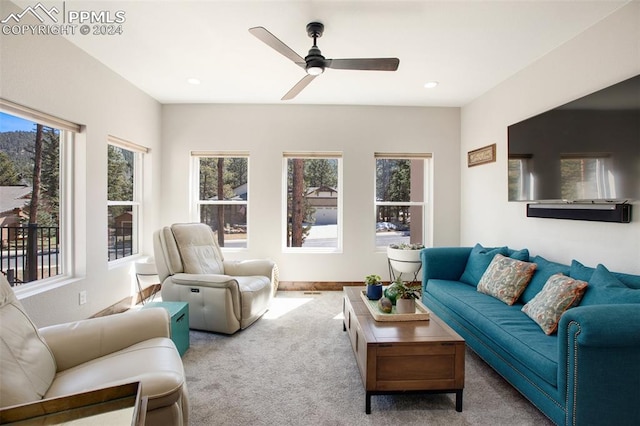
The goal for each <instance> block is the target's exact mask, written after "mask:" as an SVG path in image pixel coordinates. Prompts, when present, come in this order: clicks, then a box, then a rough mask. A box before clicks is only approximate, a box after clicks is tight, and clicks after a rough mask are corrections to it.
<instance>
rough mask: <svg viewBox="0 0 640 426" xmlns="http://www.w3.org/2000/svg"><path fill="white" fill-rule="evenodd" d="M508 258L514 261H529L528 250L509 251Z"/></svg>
mask: <svg viewBox="0 0 640 426" xmlns="http://www.w3.org/2000/svg"><path fill="white" fill-rule="evenodd" d="M508 251H509V257H510V258H512V259H516V260H522V261H523V262H528V261H529V249H522V250H512V249H509V250H508Z"/></svg>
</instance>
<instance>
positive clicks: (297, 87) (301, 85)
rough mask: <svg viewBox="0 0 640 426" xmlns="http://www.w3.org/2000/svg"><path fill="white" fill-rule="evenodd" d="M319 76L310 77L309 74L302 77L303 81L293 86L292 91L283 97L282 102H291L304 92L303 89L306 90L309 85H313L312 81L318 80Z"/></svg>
mask: <svg viewBox="0 0 640 426" xmlns="http://www.w3.org/2000/svg"><path fill="white" fill-rule="evenodd" d="M316 77H317V76H315V75H310V74H307V75H305V76H304V77H302V80H300V81H299V82H297V83H296V85H295V86H293V87H292V88H291V90H289V91H288V92H287V93H286V94H285V95H284V96H283V97H282V99H281V100H283V101H289V100H291V99H293V98H295V97H296V96H297V95H298V93H300V92H302V89H304V88H305V87H307V86H308V85H309V83H311V81H313V79H314V78H316Z"/></svg>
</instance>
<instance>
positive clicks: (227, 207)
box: [191, 152, 249, 249]
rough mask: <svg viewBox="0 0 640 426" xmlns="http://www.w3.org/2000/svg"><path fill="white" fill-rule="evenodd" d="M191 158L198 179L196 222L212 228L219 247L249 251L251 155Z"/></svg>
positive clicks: (239, 154) (195, 154)
mask: <svg viewBox="0 0 640 426" xmlns="http://www.w3.org/2000/svg"><path fill="white" fill-rule="evenodd" d="M191 155H192V156H193V158H194V161H195V165H194V171H195V173H196V176H197V178H196V182H197V185H195V188H194V189H195V191H197V195H196V196H195V197H194V199H195V200H196V208H195V212H196V214H197V215H198V218H197V219H196V220H199V221H200V222H201V223H206V224H207V225H209V226H210V227H211V229H213V231H214V233H215V234H216V235H217V238H218V244H219V245H220V247H225V248H236V249H242V248H247V236H248V229H247V213H248V212H247V210H248V207H249V155H248V154H247V153H206V152H204V153H199V152H193V153H192V154H191Z"/></svg>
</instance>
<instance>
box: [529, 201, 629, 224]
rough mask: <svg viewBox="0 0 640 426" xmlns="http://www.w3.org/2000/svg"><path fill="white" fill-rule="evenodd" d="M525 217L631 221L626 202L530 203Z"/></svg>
mask: <svg viewBox="0 0 640 426" xmlns="http://www.w3.org/2000/svg"><path fill="white" fill-rule="evenodd" d="M527 217H542V218H549V219H573V220H589V221H596V222H618V223H629V222H631V204H627V203H530V204H527Z"/></svg>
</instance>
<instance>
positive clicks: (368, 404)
mask: <svg viewBox="0 0 640 426" xmlns="http://www.w3.org/2000/svg"><path fill="white" fill-rule="evenodd" d="M364 394H365V397H364V398H365V402H364V412H365V414H371V393H370V392H366V391H365V393H364Z"/></svg>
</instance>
